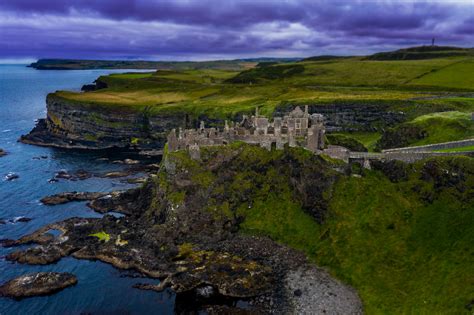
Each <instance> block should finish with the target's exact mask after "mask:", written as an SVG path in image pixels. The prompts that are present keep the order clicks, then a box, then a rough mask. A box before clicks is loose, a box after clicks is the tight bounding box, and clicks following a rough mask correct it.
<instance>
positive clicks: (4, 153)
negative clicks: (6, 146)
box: [0, 148, 7, 157]
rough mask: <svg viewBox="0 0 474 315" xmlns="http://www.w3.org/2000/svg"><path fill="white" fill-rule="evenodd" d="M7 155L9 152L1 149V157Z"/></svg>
mask: <svg viewBox="0 0 474 315" xmlns="http://www.w3.org/2000/svg"><path fill="white" fill-rule="evenodd" d="M5 155H7V152H5V150H3V149H1V148H0V157H2V156H5Z"/></svg>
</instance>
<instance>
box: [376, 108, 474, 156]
mask: <svg viewBox="0 0 474 315" xmlns="http://www.w3.org/2000/svg"><path fill="white" fill-rule="evenodd" d="M406 130H412V133H413V134H414V135H420V134H423V135H424V136H423V137H421V136H420V137H417V136H411V137H407V138H406V139H404V138H403V137H402V136H403V135H406V134H408V133H407V132H406ZM413 130H415V131H416V132H413ZM469 138H474V121H473V120H472V119H471V113H464V112H459V111H448V112H440V113H432V114H426V115H422V116H418V117H417V118H415V119H413V120H412V121H409V122H407V123H403V124H401V125H399V126H397V127H395V128H392V129H390V130H388V131H387V132H386V133H385V134H384V135H383V137H382V138H381V140H380V142H379V144H380V147H381V148H389V147H404V146H417V145H425V144H432V143H441V142H448V141H456V140H463V139H469ZM386 139H390V140H389V141H387V140H386ZM402 139H403V140H402ZM389 143H390V145H389Z"/></svg>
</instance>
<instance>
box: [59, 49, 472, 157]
mask: <svg viewBox="0 0 474 315" xmlns="http://www.w3.org/2000/svg"><path fill="white" fill-rule="evenodd" d="M443 49H444V48H443ZM408 51H410V52H411V53H421V52H420V51H419V49H418V48H414V50H413V51H411V50H408ZM459 51H461V52H463V55H462V56H450V57H445V56H442V57H437V58H430V59H421V60H373V58H366V57H344V58H334V57H332V56H323V57H320V58H318V57H315V58H308V59H306V60H302V61H297V62H286V63H277V62H275V61H271V60H269V61H266V62H262V63H259V64H258V65H257V66H256V67H250V68H248V69H246V70H243V71H241V70H229V69H220V68H212V69H210V68H200V69H172V70H158V71H154V72H149V73H125V74H113V75H109V76H103V77H100V78H99V79H98V81H99V83H100V86H101V87H104V86H105V87H106V88H101V89H99V90H96V91H92V92H85V93H76V92H67V91H59V92H57V93H56V96H57V98H60V99H64V100H67V101H68V102H72V103H77V104H81V106H92V107H94V108H101V109H103V110H116V109H126V110H128V111H138V112H142V111H146V112H147V115H160V114H167V115H168V114H169V115H173V114H176V113H186V114H187V115H189V116H190V117H193V118H196V117H200V116H206V117H209V118H210V119H234V118H235V116H236V115H238V114H242V113H247V114H248V113H251V112H253V111H254V108H255V107H256V106H259V107H260V112H261V113H262V114H264V115H267V116H271V115H272V113H273V112H274V111H275V110H277V109H280V108H284V107H285V106H288V105H296V104H298V105H311V106H317V105H328V104H336V105H339V104H342V105H344V104H346V105H347V104H352V105H359V104H360V106H361V108H363V107H364V106H366V105H367V104H380V105H383V106H385V107H384V108H385V109H384V110H387V111H393V112H403V113H405V114H406V121H407V122H410V121H411V120H413V119H415V118H416V117H418V116H421V115H426V114H431V113H435V112H444V111H458V112H463V113H471V112H473V111H474V98H473V95H474V76H473V75H471V74H472V73H474V57H473V56H472V55H470V54H469V52H470V50H466V49H460V50H459ZM436 52H437V53H439V52H440V51H436ZM422 53H431V52H422ZM430 124H432V126H433V127H430ZM459 124H461V125H460V127H459V126H457V123H453V122H452V121H451V120H449V121H445V120H444V119H437V120H436V119H434V120H431V121H429V122H428V123H425V124H421V123H420V122H418V123H412V124H404V125H402V126H400V128H401V129H400V128H399V129H396V128H397V126H393V127H394V128H395V129H394V130H395V132H393V130H385V129H383V130H382V129H378V130H373V131H374V133H373V134H372V135H367V134H365V136H367V137H366V138H367V139H369V140H370V141H368V142H367V143H364V141H362V143H363V144H364V145H365V147H366V148H368V149H370V150H372V149H374V148H375V147H376V146H375V142H376V141H377V138H378V137H380V136H381V134H382V133H388V136H386V137H385V138H383V139H382V142H380V143H379V145H378V146H377V147H378V148H387V147H391V146H392V145H395V142H394V141H392V140H390V139H389V141H385V140H387V137H388V138H390V137H391V136H394V137H392V138H393V139H396V137H399V139H398V143H399V144H400V143H404V144H407V145H415V144H425V143H433V142H436V141H441V140H446V141H448V140H457V139H459V138H460V137H461V138H463V137H466V136H472V134H471V129H470V128H471V127H469V126H466V125H465V124H466V123H462V122H460V123H459ZM438 127H439V128H438ZM430 128H431V129H432V130H429V129H430ZM435 129H438V130H435ZM440 130H443V131H440ZM359 131H364V132H367V130H359ZM442 132H446V133H445V134H441V133H442ZM427 135H428V136H427ZM346 136H347V134H346ZM349 136H350V137H352V135H349ZM353 139H355V140H359V139H357V137H354V138H353ZM346 140H347V139H346ZM391 141H392V142H393V143H392V144H390V142H391ZM383 142H386V143H385V144H384V143H383ZM346 143H348V142H347V141H346Z"/></svg>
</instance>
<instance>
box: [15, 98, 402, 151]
mask: <svg viewBox="0 0 474 315" xmlns="http://www.w3.org/2000/svg"><path fill="white" fill-rule="evenodd" d="M86 93H90V92H86ZM46 104H47V116H46V118H44V119H39V120H38V122H37V125H36V126H35V127H34V129H33V130H32V131H31V132H30V133H29V134H27V135H24V136H22V137H21V138H20V141H21V142H23V143H28V144H35V145H41V146H51V147H59V148H67V149H110V148H119V149H132V150H140V151H143V152H152V151H153V150H162V149H163V147H164V144H165V142H166V136H167V134H168V133H169V131H170V130H171V129H173V128H176V129H178V128H195V127H197V126H199V122H200V121H204V122H205V123H206V125H211V126H216V127H222V126H223V125H224V120H225V118H226V117H225V116H222V115H220V114H219V113H214V114H213V113H208V114H200V115H193V114H191V113H187V112H184V111H180V110H175V109H174V110H170V111H165V110H161V111H159V112H158V113H156V112H153V111H152V110H150V109H151V108H150V107H143V108H139V109H137V108H133V107H129V106H119V105H105V104H94V103H87V102H80V101H76V100H71V99H67V98H65V97H62V96H61V95H60V94H58V93H51V94H49V95H48V96H47V98H46ZM293 108H294V106H292V105H291V104H282V105H280V106H277V107H276V108H275V111H274V113H273V116H283V115H285V114H287V113H289V112H290V111H291V110H292V109H293ZM336 108H337V110H336ZM309 110H310V112H311V113H320V114H323V115H324V116H325V118H326V125H327V129H328V130H329V131H336V130H338V131H341V130H342V131H376V130H383V128H385V127H387V126H393V125H395V124H397V123H400V122H402V121H404V119H405V114H404V113H403V112H400V111H392V110H391V107H390V106H389V105H387V104H375V103H367V104H365V103H354V104H352V103H347V104H336V103H334V104H309ZM250 113H251V112H248V111H247V110H243V111H242V112H236V113H233V114H232V115H230V116H228V117H227V118H228V119H229V120H234V121H240V120H241V119H242V115H244V114H250Z"/></svg>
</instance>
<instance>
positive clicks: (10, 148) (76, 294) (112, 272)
mask: <svg viewBox="0 0 474 315" xmlns="http://www.w3.org/2000/svg"><path fill="white" fill-rule="evenodd" d="M112 72H124V71H110V70H109V71H108V70H79V71H45V70H41V71H40V70H34V69H32V68H27V67H26V66H25V65H0V148H3V149H4V150H6V151H7V152H8V155H7V156H5V157H0V219H1V220H5V221H7V224H0V239H2V238H18V237H20V236H22V235H24V234H27V233H30V232H33V231H35V230H36V229H38V228H40V227H41V226H43V225H45V224H48V223H51V222H55V221H60V220H64V219H66V218H70V217H75V216H79V217H100V215H99V214H97V213H95V212H93V211H92V210H90V209H89V208H87V207H86V205H85V203H69V204H65V205H59V206H54V207H48V206H44V205H41V204H40V202H39V199H41V198H42V197H44V196H46V195H51V194H55V193H59V192H63V191H110V190H119V189H123V188H126V187H131V186H130V185H129V184H126V183H123V182H121V179H115V180H112V179H103V178H97V177H92V178H90V179H86V180H82V181H67V180H59V181H58V182H55V183H49V182H48V180H49V179H51V178H52V177H54V175H55V173H56V172H58V171H60V170H66V171H68V172H71V173H73V172H74V171H76V170H79V169H84V170H87V171H89V172H92V173H104V172H107V171H112V170H119V169H120V167H122V166H120V165H117V164H112V163H110V162H107V161H101V160H98V159H99V158H101V157H103V155H104V154H105V153H84V152H71V151H64V150H60V149H52V148H42V147H36V146H31V145H26V144H22V143H19V142H17V139H18V138H19V137H20V135H22V134H25V133H27V132H28V131H30V130H31V129H32V128H33V126H34V125H35V119H37V118H41V117H45V115H46V104H45V97H46V95H47V94H48V93H49V92H53V91H56V90H78V89H80V87H81V86H82V85H83V84H86V83H91V82H93V81H94V80H95V79H96V78H97V77H98V76H99V75H102V74H107V73H112ZM39 157H42V158H39ZM109 158H111V159H113V158H114V156H112V157H111V156H109ZM9 172H14V173H16V174H18V175H19V178H18V179H16V180H13V181H6V180H5V178H4V176H5V175H6V174H7V173H9ZM18 217H28V218H31V219H32V220H31V221H29V222H23V223H22V222H16V223H14V221H15V218H18ZM12 250H15V249H14V248H13V249H8V248H3V247H0V284H1V283H3V282H5V281H7V280H9V279H11V278H14V277H16V276H19V275H22V274H25V273H29V272H38V271H59V272H70V273H73V274H75V275H76V276H77V278H78V284H77V285H76V286H73V287H69V288H67V289H65V290H63V291H61V292H59V293H56V294H54V295H51V296H45V297H33V298H28V299H23V300H21V301H15V300H11V299H7V298H1V297H0V314H1V315H4V314H80V313H86V314H170V313H171V314H172V313H173V307H174V299H175V298H174V295H172V294H171V293H169V292H164V293H162V294H158V293H156V292H152V291H141V290H137V289H133V288H132V285H133V284H134V283H137V282H143V281H144V279H140V278H133V277H130V276H129V275H130V273H127V272H125V271H120V270H117V269H115V268H113V267H112V266H110V265H108V264H105V263H101V262H94V261H87V260H76V259H74V258H65V259H62V260H61V261H60V262H58V263H57V264H52V265H48V266H29V265H21V264H17V263H11V262H8V261H6V260H5V256H6V255H7V254H8V253H9V252H10V251H12Z"/></svg>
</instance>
